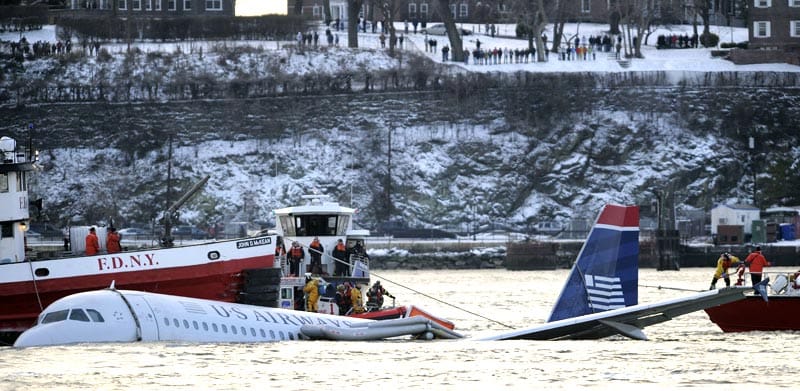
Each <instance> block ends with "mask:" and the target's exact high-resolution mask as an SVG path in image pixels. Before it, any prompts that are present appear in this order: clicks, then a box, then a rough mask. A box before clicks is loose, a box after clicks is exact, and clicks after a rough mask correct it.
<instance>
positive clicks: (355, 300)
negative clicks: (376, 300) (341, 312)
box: [350, 284, 364, 314]
mask: <svg viewBox="0 0 800 391" xmlns="http://www.w3.org/2000/svg"><path fill="white" fill-rule="evenodd" d="M362 286H363V285H362V284H356V286H354V287H353V288H352V289H350V305H352V306H353V313H354V314H360V313H363V312H364V299H363V298H362V297H361V289H360V288H361V287H362Z"/></svg>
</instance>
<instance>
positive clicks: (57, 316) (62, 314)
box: [42, 310, 69, 324]
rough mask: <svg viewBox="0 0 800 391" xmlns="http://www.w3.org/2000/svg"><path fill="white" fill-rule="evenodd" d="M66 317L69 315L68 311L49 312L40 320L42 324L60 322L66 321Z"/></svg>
mask: <svg viewBox="0 0 800 391" xmlns="http://www.w3.org/2000/svg"><path fill="white" fill-rule="evenodd" d="M67 315H69V310H61V311H53V312H50V313H48V314H46V315H45V316H44V318H42V324H46V323H53V322H60V321H62V320H66V319H67Z"/></svg>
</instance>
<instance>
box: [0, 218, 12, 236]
mask: <svg viewBox="0 0 800 391" xmlns="http://www.w3.org/2000/svg"><path fill="white" fill-rule="evenodd" d="M13 227H14V225H13V224H12V223H11V222H5V223H2V224H0V238H10V237H13V236H14V228H13Z"/></svg>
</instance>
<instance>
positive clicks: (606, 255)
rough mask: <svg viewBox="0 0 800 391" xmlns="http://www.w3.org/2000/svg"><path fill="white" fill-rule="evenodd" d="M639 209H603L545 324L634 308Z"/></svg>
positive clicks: (629, 207) (617, 206)
mask: <svg viewBox="0 0 800 391" xmlns="http://www.w3.org/2000/svg"><path fill="white" fill-rule="evenodd" d="M638 283H639V207H638V206H621V205H606V206H605V207H604V208H603V210H602V211H601V212H600V214H599V215H598V217H597V221H596V222H595V224H594V226H593V227H592V231H591V232H590V233H589V237H588V238H587V239H586V242H585V243H584V244H583V248H582V249H581V252H580V254H578V259H577V260H576V261H575V264H574V265H573V267H572V271H571V272H570V275H569V278H567V282H566V285H565V286H564V289H563V290H562V291H561V295H560V296H559V298H558V301H557V302H556V305H555V306H554V307H553V312H552V313H551V314H550V319H548V322H553V321H557V320H561V319H567V318H574V317H577V316H582V315H587V314H592V313H596V312H601V311H606V310H611V309H616V308H622V307H627V306H632V305H636V304H638V301H639V298H638V287H637V285H638Z"/></svg>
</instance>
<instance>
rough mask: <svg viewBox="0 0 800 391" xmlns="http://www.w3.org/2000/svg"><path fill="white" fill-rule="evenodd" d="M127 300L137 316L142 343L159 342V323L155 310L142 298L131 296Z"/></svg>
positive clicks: (126, 297)
mask: <svg viewBox="0 0 800 391" xmlns="http://www.w3.org/2000/svg"><path fill="white" fill-rule="evenodd" d="M125 299H126V300H127V301H128V303H129V304H130V306H131V308H133V311H134V313H135V315H136V318H137V320H138V323H139V327H140V330H141V337H142V341H158V340H159V333H158V321H157V320H156V317H155V315H154V313H153V308H152V307H151V306H150V303H148V302H147V299H145V298H144V297H142V296H136V295H129V296H125Z"/></svg>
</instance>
